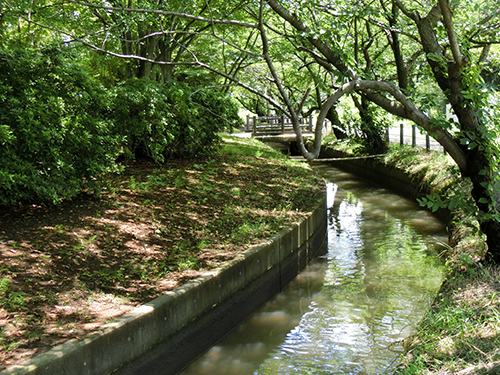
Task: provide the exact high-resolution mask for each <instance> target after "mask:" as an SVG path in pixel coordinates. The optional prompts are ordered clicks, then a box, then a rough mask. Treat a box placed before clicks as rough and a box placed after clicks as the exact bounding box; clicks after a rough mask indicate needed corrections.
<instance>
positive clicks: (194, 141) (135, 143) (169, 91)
mask: <svg viewBox="0 0 500 375" xmlns="http://www.w3.org/2000/svg"><path fill="white" fill-rule="evenodd" d="M112 107H113V118H114V121H115V129H116V132H117V133H118V134H120V135H122V136H123V138H124V139H125V143H124V150H125V151H126V152H130V153H131V154H134V155H147V156H149V157H151V158H153V159H154V160H155V161H157V162H163V161H165V160H166V159H169V158H192V157H200V156H206V155H208V154H210V153H211V152H213V151H214V149H215V148H216V146H217V145H218V143H219V142H220V137H219V136H218V132H221V131H223V130H225V129H232V128H233V127H234V126H237V125H239V122H240V121H241V119H240V118H239V117H238V111H237V107H236V105H235V104H234V103H233V102H232V101H231V100H230V98H229V97H227V96H225V95H223V94H221V93H218V92H215V91H208V90H199V91H196V92H193V91H192V89H191V88H190V87H188V86H187V85H185V84H182V83H180V82H175V81H172V82H168V83H166V84H160V83H158V82H156V81H152V80H147V79H138V78H132V79H129V80H127V81H125V82H122V83H121V84H119V85H117V87H116V89H115V96H114V100H113V106H112ZM129 156H132V155H129Z"/></svg>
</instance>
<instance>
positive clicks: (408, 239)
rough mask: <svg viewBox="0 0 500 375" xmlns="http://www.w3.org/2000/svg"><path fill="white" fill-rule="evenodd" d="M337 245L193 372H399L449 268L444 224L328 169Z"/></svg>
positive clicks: (322, 169) (190, 371)
mask: <svg viewBox="0 0 500 375" xmlns="http://www.w3.org/2000/svg"><path fill="white" fill-rule="evenodd" d="M316 171H317V172H318V173H320V174H321V175H322V176H323V177H324V178H325V179H326V180H327V206H328V226H329V230H328V246H327V249H326V253H325V255H323V256H320V257H318V258H317V259H315V260H313V261H312V262H311V264H310V265H309V266H308V267H307V268H306V269H305V270H304V271H303V272H302V273H301V274H300V275H298V276H297V278H296V279H295V280H293V281H292V282H291V283H290V284H289V285H288V286H287V287H286V288H285V289H284V290H283V292H282V293H280V294H279V295H277V296H276V297H275V298H273V299H272V300H271V301H269V302H268V303H267V304H266V305H264V306H263V307H262V308H261V309H260V310H259V311H257V312H256V313H255V314H253V315H252V316H251V317H250V318H249V319H248V320H247V321H246V322H245V323H243V324H242V325H241V326H239V327H238V328H237V329H235V330H234V331H233V332H232V333H231V334H230V335H228V336H227V337H226V338H225V339H224V340H222V341H221V342H219V343H218V344H217V345H215V346H214V347H212V348H211V349H210V350H209V351H207V352H206V353H205V354H204V355H203V356H201V357H200V358H199V359H197V360H196V361H195V362H193V363H192V364H191V365H190V366H189V367H188V368H186V369H185V370H184V371H183V372H181V374H182V375H201V374H225V375H230V374H238V375H244V374H273V375H275V374H370V375H373V374H385V373H391V372H392V371H393V370H394V366H395V364H396V363H397V360H398V358H399V356H400V354H401V353H402V352H403V347H402V340H403V339H404V338H405V337H407V336H408V335H409V334H410V333H411V331H412V329H413V328H414V327H415V324H416V323H417V322H418V320H419V319H420V318H421V317H422V316H423V314H424V313H425V312H426V310H427V309H428V307H429V303H430V300H431V298H432V296H433V295H434V294H435V292H436V291H437V290H438V288H439V286H440V284H441V281H442V277H443V267H442V265H441V264H440V262H439V260H438V259H437V257H436V251H439V250H440V248H441V246H442V245H440V244H442V243H445V242H446V240H447V237H446V233H445V232H444V229H443V226H442V224H441V223H440V222H439V221H438V220H437V219H435V218H434V217H433V216H432V215H430V214H429V213H428V212H427V211H424V210H421V209H419V208H418V207H417V206H416V205H415V203H414V202H412V201H410V200H407V199H405V198H403V197H401V196H398V195H395V194H393V193H391V192H390V191H388V190H386V189H383V188H380V187H377V186H374V185H370V184H369V183H367V182H366V181H364V180H361V179H359V178H356V177H354V176H353V175H351V174H348V173H345V172H342V171H340V170H337V169H335V168H331V167H327V166H318V167H316Z"/></svg>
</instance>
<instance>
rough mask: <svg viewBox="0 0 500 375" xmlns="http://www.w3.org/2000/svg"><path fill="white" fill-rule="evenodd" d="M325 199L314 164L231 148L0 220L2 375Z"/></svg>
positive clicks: (243, 146) (247, 147)
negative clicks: (95, 195)
mask: <svg viewBox="0 0 500 375" xmlns="http://www.w3.org/2000/svg"><path fill="white" fill-rule="evenodd" d="M323 194H324V183H323V181H322V180H321V179H320V178H319V177H317V176H316V175H314V174H313V173H312V172H311V170H310V169H309V167H308V166H307V165H306V164H305V163H296V162H292V161H290V160H288V159H286V158H284V157H283V156H282V155H281V154H280V153H278V152H275V151H273V150H271V149H270V148H268V147H266V146H264V145H262V144H261V143H259V142H255V141H252V140H244V139H240V138H232V137H227V138H225V142H224V146H223V148H222V150H221V151H220V152H219V153H218V154H216V155H214V156H213V157H210V158H207V159H202V160H191V161H170V162H168V163H167V164H166V165H164V166H157V165H155V164H154V163H151V162H150V161H147V160H136V161H134V162H131V163H129V164H128V165H127V167H126V169H125V172H124V173H123V174H121V175H113V176H109V181H108V187H107V188H106V189H105V190H104V191H103V193H102V196H101V197H100V198H97V197H93V196H81V197H79V198H78V199H76V200H73V201H70V202H64V203H62V204H60V205H58V206H55V207H44V206H37V205H31V206H25V207H17V208H9V210H6V209H2V210H1V211H0V212H2V213H1V214H0V252H1V255H2V257H1V258H0V370H1V369H3V368H5V367H7V366H9V365H11V364H15V363H18V362H20V361H21V360H24V359H27V358H29V357H31V356H33V355H36V354H38V353H41V352H43V351H46V350H47V349H49V348H50V347H52V346H54V345H56V344H59V343H62V342H64V341H66V340H68V339H70V338H79V339H81V338H83V337H84V335H85V334H87V333H88V332H91V331H94V330H98V329H99V327H100V326H102V325H103V324H104V323H106V322H109V321H110V320H112V319H113V318H115V317H116V316H118V315H121V314H123V313H125V312H127V311H130V310H131V309H132V308H133V307H135V306H137V305H139V304H142V303H144V302H146V301H149V300H150V299H152V298H154V297H156V296H158V295H160V294H162V293H163V292H165V291H167V290H171V289H174V288H176V287H178V286H180V285H181V284H183V283H185V282H187V281H189V280H191V279H193V278H195V277H197V276H199V275H201V274H203V273H204V272H206V271H207V270H210V269H213V268H215V267H218V266H220V265H221V264H222V263H224V262H226V261H228V260H230V259H233V258H234V256H235V255H236V254H238V253H240V252H242V251H244V250H245V249H247V248H248V246H249V245H252V244H256V243H259V242H260V241H262V240H263V239H266V238H268V237H269V236H270V235H272V234H274V233H277V232H278V231H279V230H280V229H282V228H283V227H285V226H286V225H288V224H290V223H292V222H296V221H298V220H300V219H301V218H302V217H303V216H305V215H306V214H307V213H308V212H310V211H311V209H312V208H313V207H314V206H315V205H316V203H317V202H318V200H319V199H321V198H322V197H323Z"/></svg>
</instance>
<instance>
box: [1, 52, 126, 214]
mask: <svg viewBox="0 0 500 375" xmlns="http://www.w3.org/2000/svg"><path fill="white" fill-rule="evenodd" d="M75 60H77V58H76V57H75V56H74V55H72V54H70V53H68V52H65V51H63V50H61V49H59V48H57V47H53V46H52V47H47V48H45V49H43V50H41V51H37V50H34V49H28V48H23V49H20V48H19V49H10V50H7V49H5V48H3V47H0V160H2V163H1V165H0V205H11V204H16V203H20V202H58V201H60V200H61V199H63V198H71V197H74V196H75V195H77V194H78V193H80V192H81V191H82V190H84V189H89V190H91V191H95V190H97V189H99V183H98V180H99V177H100V176H101V175H102V174H103V173H105V172H107V171H109V170H110V169H111V168H113V167H114V165H115V162H114V161H115V158H116V155H117V151H118V140H117V137H116V136H114V135H113V134H112V133H111V132H110V130H111V129H110V123H109V121H108V120H107V116H108V107H107V105H106V103H107V96H106V93H105V91H104V90H103V89H102V88H101V86H100V85H99V83H98V82H96V81H95V80H94V79H92V78H91V77H90V76H89V75H88V74H86V73H85V72H84V71H83V70H82V69H81V68H79V67H78V65H76V64H75V63H74V61H75Z"/></svg>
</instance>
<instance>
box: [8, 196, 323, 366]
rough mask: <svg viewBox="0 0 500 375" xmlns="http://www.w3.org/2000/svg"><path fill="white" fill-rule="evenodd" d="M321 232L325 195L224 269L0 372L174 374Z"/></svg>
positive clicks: (307, 254)
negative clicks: (311, 208)
mask: <svg viewBox="0 0 500 375" xmlns="http://www.w3.org/2000/svg"><path fill="white" fill-rule="evenodd" d="M326 230H327V219H326V199H325V198H324V199H322V200H321V202H319V203H318V205H317V206H316V208H315V209H314V211H313V212H312V213H310V214H309V215H308V216H307V217H306V218H304V219H303V220H302V221H301V222H299V223H296V224H294V225H292V226H290V227H287V228H286V229H283V230H282V231H280V232H279V233H278V234H276V235H275V236H273V237H272V238H270V239H269V240H268V241H266V242H265V243H262V244H260V245H258V246H254V247H251V248H250V249H249V250H247V251H245V252H244V253H242V254H241V255H239V256H238V257H237V258H236V259H234V260H233V261H231V262H228V263H227V264H226V265H225V266H224V267H222V268H220V269H216V270H213V271H211V272H209V273H207V274H205V275H203V276H201V277H199V278H197V279H195V280H194V281H192V282H189V283H187V284H185V285H183V286H182V287H180V288H178V289H176V290H174V291H172V292H168V293H166V294H164V295H162V296H160V297H158V298H156V299H154V300H153V301H151V302H149V303H147V304H145V305H142V306H140V307H138V308H136V309H134V310H133V311H131V312H129V313H127V314H126V315H123V316H121V317H120V318H119V319H118V320H117V321H115V322H113V323H110V324H107V325H106V326H104V327H103V328H102V329H101V330H100V331H99V332H95V333H93V334H90V335H88V336H87V337H86V338H84V339H83V340H81V341H79V340H71V341H68V342H66V343H64V344H61V345H59V346H56V347H54V348H52V349H51V350H50V351H48V352H46V353H44V354H41V355H38V356H36V357H34V358H32V359H30V360H28V361H25V362H24V363H22V364H20V365H16V366H12V367H11V368H8V369H7V370H4V371H2V372H1V373H0V375H12V374H17V375H21V374H22V375H25V374H30V375H104V374H108V373H110V372H112V371H113V370H115V369H117V368H119V367H120V366H122V365H124V364H126V365H125V366H122V367H121V368H120V369H119V370H117V372H116V373H117V374H135V373H136V374H175V373H176V372H178V371H179V370H181V369H182V368H183V367H184V366H185V365H186V364H187V363H189V362H190V361H191V360H192V359H193V358H195V357H196V356H198V355H199V354H201V353H202V352H203V351H205V350H206V349H208V348H209V347H210V346H212V345H213V344H214V343H215V342H216V341H218V340H219V339H220V338H222V337H223V336H225V335H226V334H227V333H228V332H229V331H230V330H232V329H233V328H235V327H236V326H237V325H238V324H239V323H240V322H242V321H243V320H244V319H245V318H247V317H248V316H249V315H250V314H251V313H252V312H253V311H255V310H256V309H257V308H258V307H260V306H261V305H262V304H264V303H265V302H266V301H268V300H269V299H270V298H271V297H272V296H274V295H275V294H277V293H278V292H280V291H281V289H282V288H283V287H284V286H285V285H286V284H287V283H288V282H289V281H291V280H292V279H293V278H294V277H295V276H296V275H297V274H298V273H299V272H300V271H301V270H302V269H303V268H304V267H305V266H306V265H307V263H308V262H309V260H310V259H312V258H313V257H314V256H315V255H316V253H317V251H318V249H320V248H321V245H322V244H323V242H324V240H325V238H326ZM134 359H135V360H134Z"/></svg>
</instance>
